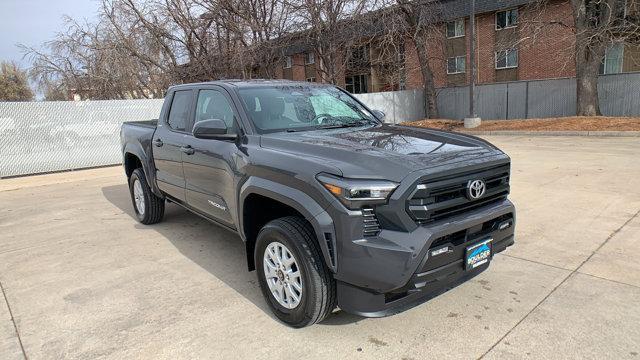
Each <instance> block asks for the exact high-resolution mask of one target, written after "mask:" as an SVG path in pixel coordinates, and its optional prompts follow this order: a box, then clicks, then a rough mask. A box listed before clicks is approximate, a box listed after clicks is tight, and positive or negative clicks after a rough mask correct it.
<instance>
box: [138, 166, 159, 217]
mask: <svg viewBox="0 0 640 360" xmlns="http://www.w3.org/2000/svg"><path fill="white" fill-rule="evenodd" d="M129 191H130V192H131V202H132V203H133V210H134V211H135V213H136V217H137V218H138V221H140V222H141V223H143V224H145V225H150V224H155V223H158V222H160V221H161V220H162V217H163V216H164V199H162V198H161V197H158V196H156V194H154V193H152V192H151V189H150V188H149V184H148V183H147V179H146V178H145V176H144V171H142V169H140V168H138V169H135V170H133V173H132V174H131V177H129Z"/></svg>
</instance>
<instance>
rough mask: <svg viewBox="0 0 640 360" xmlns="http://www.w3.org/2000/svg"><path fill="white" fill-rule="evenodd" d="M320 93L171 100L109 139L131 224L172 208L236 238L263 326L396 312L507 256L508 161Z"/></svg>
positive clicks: (208, 86) (219, 88) (194, 94)
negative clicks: (252, 278) (262, 306)
mask: <svg viewBox="0 0 640 360" xmlns="http://www.w3.org/2000/svg"><path fill="white" fill-rule="evenodd" d="M383 118H384V113H382V112H381V111H375V110H370V109H368V108H367V107H366V106H365V105H364V104H362V103H361V102H360V101H358V100H357V99H355V98H354V97H352V96H351V95H350V94H349V93H347V92H345V91H343V90H341V89H339V88H337V87H335V86H331V85H322V84H311V83H305V82H291V81H268V80H253V81H232V80H229V81H214V82H207V83H199V84H186V85H179V86H174V87H171V88H170V89H169V90H168V92H167V95H166V98H165V102H164V106H163V107H162V111H161V113H160V118H159V119H158V120H157V121H156V120H154V121H147V122H129V123H125V124H123V126H122V130H121V140H122V151H123V154H124V169H125V172H126V175H127V177H128V179H129V189H130V192H131V199H132V202H133V207H134V209H135V214H136V216H137V217H138V219H139V221H140V222H141V223H143V224H153V223H157V222H159V221H161V220H162V218H163V215H164V207H165V203H166V202H172V203H175V204H177V205H179V206H182V207H184V208H185V209H187V210H189V211H191V212H193V213H195V214H197V215H199V216H202V217H204V218H206V219H208V220H210V221H213V222H215V223H217V224H219V225H220V226H223V227H226V228H228V229H231V230H233V231H236V232H237V233H238V234H239V235H240V239H242V241H244V243H245V244H246V256H247V264H248V269H249V271H252V270H256V271H257V276H258V280H259V283H260V288H261V289H262V292H263V294H264V297H265V299H266V302H267V303H268V304H269V306H270V307H271V309H272V310H273V312H274V314H275V315H276V316H277V317H278V318H279V319H280V320H282V321H283V322H284V323H286V324H288V325H290V326H293V327H303V326H307V325H311V324H314V323H316V322H318V321H321V320H322V319H324V318H325V317H326V316H327V315H329V314H330V313H331V312H332V311H333V310H334V309H335V307H336V306H338V307H340V308H341V309H342V310H343V311H346V312H349V313H353V314H358V315H361V316H367V317H379V316H386V315H390V314H394V313H397V312H400V311H403V310H405V309H408V308H410V307H413V306H415V305H417V304H419V303H421V302H424V301H426V300H427V299H429V298H432V297H433V296H435V295H437V294H439V293H441V292H443V291H446V290H447V289H450V288H451V287H453V286H455V285H457V284H459V283H461V282H463V281H465V280H467V279H469V278H471V277H473V276H475V275H477V274H478V273H480V272H482V271H483V270H485V269H486V268H487V267H488V266H489V264H490V262H491V259H492V258H493V255H494V254H496V253H498V252H501V251H503V250H505V248H506V247H507V246H510V245H512V244H513V243H514V226H515V209H514V206H513V204H512V203H511V202H510V201H509V200H508V199H507V196H508V194H509V176H510V159H509V157H508V156H507V155H505V154H504V153H503V152H502V151H500V150H498V149H497V148H496V147H495V146H493V145H491V144H489V143H488V142H486V141H484V140H481V139H478V138H476V137H473V136H468V135H462V134H456V133H450V132H444V131H437V130H431V129H419V128H412V127H406V126H398V125H389V124H385V123H384V122H383Z"/></svg>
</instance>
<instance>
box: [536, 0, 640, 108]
mask: <svg viewBox="0 0 640 360" xmlns="http://www.w3.org/2000/svg"><path fill="white" fill-rule="evenodd" d="M553 6H554V4H553V3H552V2H551V1H549V0H539V1H537V2H534V3H532V4H530V5H528V7H527V10H528V12H529V13H532V14H533V16H532V17H531V19H528V20H526V21H525V23H524V26H525V27H526V33H528V34H530V35H529V38H530V39H528V40H529V42H530V43H535V42H536V41H538V40H539V39H542V38H545V39H544V41H549V37H548V36H545V37H542V36H540V37H538V36H537V34H538V33H542V32H544V31H545V30H546V29H548V28H554V29H555V30H561V29H563V28H564V29H569V30H570V31H568V32H567V31H565V33H567V34H568V36H569V37H570V39H566V38H564V37H562V36H554V39H555V41H556V42H557V43H558V44H570V46H567V48H566V49H565V48H563V47H560V48H559V49H558V50H557V51H558V52H559V53H558V54H557V56H558V57H564V58H566V59H571V60H572V61H574V62H575V71H576V82H577V88H576V89H577V90H576V95H577V109H576V110H577V114H578V115H579V116H596V115H601V112H600V106H599V100H598V75H599V72H600V66H601V64H602V63H603V60H604V57H605V54H606V52H607V49H608V48H610V47H611V46H613V45H616V44H618V45H620V46H625V45H627V44H640V41H639V37H640V18H639V17H638V9H637V7H638V4H637V0H632V1H625V0H571V13H572V14H571V15H572V16H571V18H570V19H568V21H566V20H565V19H560V18H558V15H557V14H556V9H553ZM626 7H627V8H626ZM633 7H636V9H635V11H627V10H630V9H632V8H633ZM549 13H552V14H554V16H551V17H550V16H547V15H545V14H549ZM567 40H569V41H567Z"/></svg>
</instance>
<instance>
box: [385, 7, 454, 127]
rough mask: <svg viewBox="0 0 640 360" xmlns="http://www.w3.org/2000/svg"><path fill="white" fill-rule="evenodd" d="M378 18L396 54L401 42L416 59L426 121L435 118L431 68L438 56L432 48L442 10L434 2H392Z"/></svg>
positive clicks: (438, 37)
mask: <svg viewBox="0 0 640 360" xmlns="http://www.w3.org/2000/svg"><path fill="white" fill-rule="evenodd" d="M392 1H393V2H392V3H391V4H390V6H389V7H388V9H387V11H385V12H384V14H383V16H382V18H383V19H384V20H383V22H384V24H385V28H386V29H387V31H386V39H387V40H386V43H387V44H391V49H394V50H395V51H397V50H398V49H399V48H400V47H401V46H404V44H405V43H407V44H410V46H412V47H413V49H414V50H415V53H416V57H417V64H418V68H419V69H418V70H419V71H420V75H421V76H422V84H423V90H424V108H425V111H426V113H427V116H428V117H429V118H437V117H438V116H439V114H438V104H437V92H436V85H435V80H434V74H433V69H432V68H431V66H432V62H433V60H434V59H436V58H438V57H441V56H442V55H441V54H435V53H434V52H435V49H439V48H440V46H433V45H434V44H438V42H439V41H441V39H440V38H441V37H442V36H443V34H442V31H441V27H442V18H443V17H442V16H443V11H442V9H441V7H440V4H439V2H438V1H434V0H392Z"/></svg>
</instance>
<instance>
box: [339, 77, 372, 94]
mask: <svg viewBox="0 0 640 360" xmlns="http://www.w3.org/2000/svg"><path fill="white" fill-rule="evenodd" d="M344 83H345V85H346V86H345V87H346V88H347V91H348V92H350V93H352V94H363V93H366V92H369V91H368V88H367V75H354V76H347V77H345V78H344Z"/></svg>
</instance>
